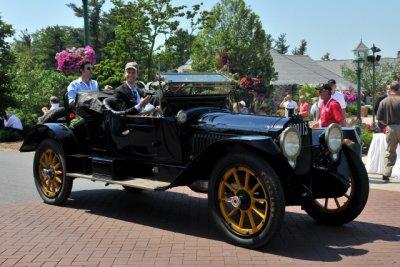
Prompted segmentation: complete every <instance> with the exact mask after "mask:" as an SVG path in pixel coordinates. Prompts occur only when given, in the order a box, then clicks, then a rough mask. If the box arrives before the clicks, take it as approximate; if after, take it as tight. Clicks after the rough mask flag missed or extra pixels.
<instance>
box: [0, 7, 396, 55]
mask: <svg viewBox="0 0 400 267" xmlns="http://www.w3.org/2000/svg"><path fill="white" fill-rule="evenodd" d="M106 2H107V3H106V4H105V6H104V10H108V9H109V8H111V7H112V4H111V3H110V1H109V0H107V1H106ZM172 2H173V3H174V4H176V5H182V4H185V5H188V6H190V5H192V4H195V3H199V2H201V1H200V0H185V1H183V0H172ZM203 2H204V8H205V9H207V10H209V9H211V8H212V6H213V5H214V4H215V3H217V2H218V1H217V0H203ZM245 2H246V4H247V5H248V6H249V7H250V8H251V9H252V10H253V11H254V12H255V13H256V14H257V15H258V16H259V17H260V20H261V22H262V24H263V27H264V30H265V31H266V32H267V33H269V34H271V35H272V37H273V38H277V37H278V36H279V35H280V34H281V33H286V38H287V41H288V44H289V45H290V48H289V52H290V51H291V50H292V49H293V48H294V47H295V46H298V45H299V43H300V41H301V40H302V39H305V40H306V41H307V43H308V46H307V54H308V55H309V56H310V57H311V58H313V59H320V58H321V57H322V56H323V55H324V54H325V53H326V52H329V53H330V54H331V58H332V59H349V58H353V52H352V50H353V49H354V48H355V47H356V46H357V45H358V43H359V42H360V40H361V38H362V40H363V42H364V43H365V44H366V45H367V46H368V47H371V46H372V44H375V45H376V46H378V47H379V48H381V50H382V52H381V55H382V56H383V57H396V55H397V51H400V27H399V26H400V15H399V10H400V1H398V0H381V1H374V2H372V1H366V0H290V1H289V0H245ZM67 3H75V4H78V5H80V4H81V3H82V1H81V0H66V1H65V0H0V16H1V17H2V20H3V21H5V22H7V23H9V24H12V25H13V27H14V29H15V30H16V35H18V34H19V32H20V31H21V30H24V29H28V31H29V32H34V31H37V30H39V29H41V28H44V27H46V26H51V25H68V26H74V27H83V19H80V18H77V17H75V16H74V14H73V12H72V10H71V9H70V8H68V7H67V6H66V4H67Z"/></svg>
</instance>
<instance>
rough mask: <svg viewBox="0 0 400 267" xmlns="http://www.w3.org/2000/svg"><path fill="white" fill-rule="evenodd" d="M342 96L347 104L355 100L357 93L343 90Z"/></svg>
mask: <svg viewBox="0 0 400 267" xmlns="http://www.w3.org/2000/svg"><path fill="white" fill-rule="evenodd" d="M343 96H344V100H345V101H346V102H347V103H349V104H351V103H354V102H356V101H357V94H356V93H354V92H345V93H344V94H343Z"/></svg>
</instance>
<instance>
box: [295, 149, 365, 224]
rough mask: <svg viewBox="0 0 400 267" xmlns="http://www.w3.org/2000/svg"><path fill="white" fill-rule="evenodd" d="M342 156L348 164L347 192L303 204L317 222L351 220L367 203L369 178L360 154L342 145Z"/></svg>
mask: <svg viewBox="0 0 400 267" xmlns="http://www.w3.org/2000/svg"><path fill="white" fill-rule="evenodd" d="M343 156H345V160H347V163H348V165H349V176H348V179H349V183H350V186H349V188H348V189H347V192H346V193H345V194H344V195H343V196H341V197H337V198H321V199H314V200H311V201H308V202H306V203H304V204H303V209H304V210H305V211H306V212H307V214H308V215H310V216H311V217H312V218H313V219H315V220H316V221H317V222H320V223H324V224H330V225H342V224H345V223H348V222H351V221H353V220H354V219H355V218H357V216H358V215H359V214H360V213H361V212H362V210H363V209H364V207H365V205H366V203H367V200H368V195H369V180H368V174H367V171H366V170H365V166H364V164H363V163H362V161H361V158H360V156H359V155H357V154H356V153H355V152H354V151H353V150H351V149H350V148H349V147H347V146H343ZM323 178H324V177H317V179H323Z"/></svg>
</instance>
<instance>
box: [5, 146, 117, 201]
mask: <svg viewBox="0 0 400 267" xmlns="http://www.w3.org/2000/svg"><path fill="white" fill-rule="evenodd" d="M33 155H34V154H33V153H19V152H12V151H0V205H1V204H7V203H21V202H26V201H34V200H40V197H39V195H38V193H37V191H36V187H35V184H34V181H33V174H32V162H33ZM104 188H105V186H104V183H100V182H96V183H94V182H91V181H88V180H83V179H76V180H75V181H74V186H73V188H72V190H73V191H74V192H79V191H82V190H87V189H94V190H95V189H104ZM107 188H120V187H119V186H113V185H110V186H108V187H107Z"/></svg>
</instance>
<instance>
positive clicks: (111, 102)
mask: <svg viewBox="0 0 400 267" xmlns="http://www.w3.org/2000/svg"><path fill="white" fill-rule="evenodd" d="M103 104H104V107H105V108H106V109H107V110H109V111H110V112H111V113H112V114H114V115H120V116H123V115H127V114H129V113H131V112H132V111H134V110H135V107H131V108H129V109H126V110H116V109H115V106H116V99H115V98H114V97H107V98H106V99H104V100H103Z"/></svg>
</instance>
